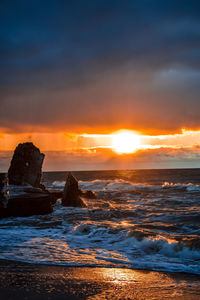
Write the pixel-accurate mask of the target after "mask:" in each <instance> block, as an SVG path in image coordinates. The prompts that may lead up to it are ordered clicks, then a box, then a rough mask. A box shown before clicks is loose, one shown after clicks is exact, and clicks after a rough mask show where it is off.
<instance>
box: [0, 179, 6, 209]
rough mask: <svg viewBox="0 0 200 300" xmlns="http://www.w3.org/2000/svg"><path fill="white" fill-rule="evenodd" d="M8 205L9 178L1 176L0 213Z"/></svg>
mask: <svg viewBox="0 0 200 300" xmlns="http://www.w3.org/2000/svg"><path fill="white" fill-rule="evenodd" d="M6 205H7V177H6V175H5V174H0V211H1V210H2V209H3V208H4V207H6Z"/></svg>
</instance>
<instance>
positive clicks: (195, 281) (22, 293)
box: [0, 260, 200, 300]
mask: <svg viewBox="0 0 200 300" xmlns="http://www.w3.org/2000/svg"><path fill="white" fill-rule="evenodd" d="M0 277H1V281H0V298H1V299H11V300H12V299H163V298H165V299H199V298H200V276H199V275H193V274H187V273H170V272H169V273H168V272H156V271H145V270H133V269H126V268H110V267H108V268H102V267H83V266H80V267H70V266H56V265H44V264H31V263H23V262H16V261H11V260H0Z"/></svg>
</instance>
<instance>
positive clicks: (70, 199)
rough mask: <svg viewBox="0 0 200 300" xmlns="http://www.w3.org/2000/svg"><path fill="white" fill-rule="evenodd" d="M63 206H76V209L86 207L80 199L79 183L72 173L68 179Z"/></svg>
mask: <svg viewBox="0 0 200 300" xmlns="http://www.w3.org/2000/svg"><path fill="white" fill-rule="evenodd" d="M62 205H63V206H74V207H86V204H85V202H84V201H83V200H82V199H81V197H80V190H79V188H78V181H77V180H76V178H75V177H74V176H73V175H72V174H71V173H69V175H68V176H67V179H66V183H65V188H64V194H63V199H62Z"/></svg>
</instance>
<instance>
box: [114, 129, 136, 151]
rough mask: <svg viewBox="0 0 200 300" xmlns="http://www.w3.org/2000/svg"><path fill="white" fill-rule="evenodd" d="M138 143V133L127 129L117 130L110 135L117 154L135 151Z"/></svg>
mask: <svg viewBox="0 0 200 300" xmlns="http://www.w3.org/2000/svg"><path fill="white" fill-rule="evenodd" d="M140 145H141V143H140V137H139V135H137V134H135V133H132V131H129V130H123V131H119V132H118V133H116V134H114V135H113V137H112V148H113V149H114V150H115V151H116V152H117V153H119V154H122V153H132V152H135V151H136V150H137V149H138V148H139V147H140Z"/></svg>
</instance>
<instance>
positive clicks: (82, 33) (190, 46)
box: [0, 0, 200, 131]
mask: <svg viewBox="0 0 200 300" xmlns="http://www.w3.org/2000/svg"><path fill="white" fill-rule="evenodd" d="M199 20H200V2H199V1H195V0H193V1H192V0H190V1H189V0H188V1H185V0H171V1H170V0H168V1H156V0H151V1H150V0H138V1H132V0H130V1H118V0H115V1H114V0H110V1H104V0H101V1H100V0H99V1H92V0H90V1H88V0H84V1H83V0H82V1H59V0H57V1H52V0H48V1H37V0H35V1H22V0H21V1H20V0H18V1H17V0H16V1H14V0H12V1H11V0H7V1H1V3H0V127H6V128H10V129H15V130H25V128H29V130H30V129H32V130H35V129H36V128H38V127H41V126H42V128H49V130H53V128H55V129H57V128H59V129H61V130H73V129H77V128H83V129H90V128H91V130H93V131H95V128H105V127H107V128H113V127H128V128H133V129H142V130H148V129H150V130H155V129H157V130H166V131H171V130H176V129H179V128H181V127H188V128H199V127H200V121H199V114H198V111H199V109H200V102H199V95H200V86H199V79H200V63H199V62H200V60H199V58H200V21H199Z"/></svg>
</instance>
